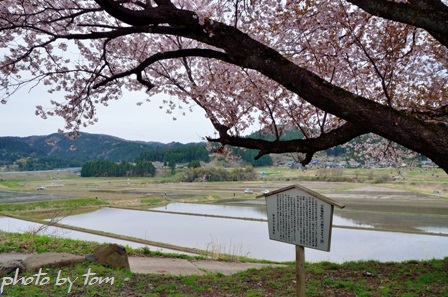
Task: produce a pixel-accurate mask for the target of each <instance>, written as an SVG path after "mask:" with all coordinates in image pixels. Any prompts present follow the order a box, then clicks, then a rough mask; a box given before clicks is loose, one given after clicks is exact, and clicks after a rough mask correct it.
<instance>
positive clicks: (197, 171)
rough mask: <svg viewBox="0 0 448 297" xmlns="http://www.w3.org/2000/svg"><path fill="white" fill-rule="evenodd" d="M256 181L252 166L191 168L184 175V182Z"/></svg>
mask: <svg viewBox="0 0 448 297" xmlns="http://www.w3.org/2000/svg"><path fill="white" fill-rule="evenodd" d="M254 179H256V173H255V171H254V169H253V167H252V166H246V167H245V168H234V169H231V170H229V169H225V168H221V167H210V168H189V169H186V170H185V171H184V173H183V177H182V181H183V182H197V181H202V182H216V181H244V180H254Z"/></svg>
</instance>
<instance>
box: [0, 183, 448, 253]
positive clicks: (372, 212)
mask: <svg viewBox="0 0 448 297" xmlns="http://www.w3.org/2000/svg"><path fill="white" fill-rule="evenodd" d="M23 183H24V184H25V186H24V187H22V188H21V191H7V190H4V191H2V189H0V191H2V192H0V193H1V194H0V200H1V203H5V202H8V201H9V202H13V201H14V202H36V201H44V200H48V199H70V198H71V197H75V198H76V197H77V198H80V197H91V198H93V197H94V198H97V199H100V200H103V201H105V202H107V205H109V206H114V207H118V208H112V207H105V208H102V209H99V210H95V211H91V212H88V213H84V214H78V215H70V216H68V217H65V218H63V219H62V220H61V222H60V223H63V224H66V225H70V226H75V227H82V228H87V229H91V230H98V231H104V232H110V233H114V234H118V235H125V236H132V237H135V238H141V239H145V240H151V241H157V242H164V243H168V244H173V245H177V246H185V247H189V248H197V249H201V250H206V251H210V252H214V253H223V254H234V255H241V256H247V257H251V258H256V259H269V260H276V261H289V260H294V255H295V254H294V246H292V245H289V244H284V243H280V242H276V241H272V240H270V239H269V236H268V229H267V222H266V206H265V203H264V199H263V198H258V199H256V196H257V195H260V193H261V191H263V190H265V189H268V190H270V191H272V190H275V189H279V188H282V187H285V186H288V185H291V184H292V183H291V182H284V181H253V182H222V183H151V182H150V181H148V179H144V178H135V179H124V178H98V179H82V178H79V177H78V178H73V177H67V178H65V179H61V180H58V181H57V183H58V184H63V186H59V187H56V186H54V187H52V186H51V185H52V183H53V181H52V180H49V181H46V182H42V181H40V180H35V181H34V180H31V181H29V180H27V181H24V182H23ZM297 183H298V184H300V185H302V186H305V187H307V188H310V189H312V190H314V191H317V192H319V193H321V194H323V195H325V196H327V197H329V198H332V199H334V200H336V201H337V202H339V203H342V204H344V205H345V208H344V209H342V210H336V211H335V214H334V219H333V225H334V228H333V235H332V243H331V251H330V252H329V253H327V252H321V251H316V250H312V249H306V258H307V261H314V262H315V261H324V260H325V261H333V262H344V261H351V260H369V259H375V260H380V261H403V260H411V259H431V258H442V257H447V256H448V248H447V246H448V198H447V197H445V196H444V195H443V194H438V195H432V194H431V193H428V192H426V193H425V194H421V193H416V192H414V191H409V190H406V189H402V188H397V187H395V186H393V185H392V186H389V185H367V184H355V183H327V182H297ZM40 185H50V187H46V190H44V191H37V190H36V189H37V187H38V186H40ZM247 188H250V189H252V190H253V192H254V193H253V194H245V193H244V190H245V189H247ZM442 189H443V188H442ZM147 201H149V202H150V203H147ZM120 207H134V208H139V210H132V209H121V208H120ZM8 220H9V221H8ZM10 220H11V219H9V218H5V217H3V218H0V229H1V230H5V231H9V232H16V231H14V230H15V229H13V228H12V225H14V226H15V225H19V224H18V223H17V221H14V223H11V221H10ZM27 223H28V222H27ZM25 225H26V224H25ZM21 229H22V230H21V231H20V230H19V232H27V231H26V230H27V227H26V226H23V228H21ZM83 234H85V233H84V232H80V233H79V234H78V233H76V235H68V236H79V237H76V238H80V239H85V240H92V239H91V237H89V236H91V235H89V236H84V235H83ZM93 240H95V241H97V240H99V239H98V238H97V239H93ZM101 240H103V239H102V238H101ZM124 244H126V242H125V243H124ZM153 248H154V249H157V247H151V249H153Z"/></svg>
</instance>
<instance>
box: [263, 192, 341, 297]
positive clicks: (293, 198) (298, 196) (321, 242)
mask: <svg viewBox="0 0 448 297" xmlns="http://www.w3.org/2000/svg"><path fill="white" fill-rule="evenodd" d="M262 196H264V197H266V208H267V214H268V228H269V238H270V239H272V240H277V241H281V242H286V243H291V244H295V245H296V266H297V267H296V268H297V296H299V297H303V296H305V272H304V264H305V247H309V248H313V249H317V250H322V251H327V252H329V251H330V241H331V227H332V223H333V208H334V206H337V207H339V208H344V205H342V204H338V203H337V202H336V201H334V200H332V199H330V198H327V197H325V196H323V195H321V194H319V193H316V192H313V191H311V190H310V189H307V188H305V187H302V186H299V185H292V186H289V187H286V188H282V189H279V190H276V191H272V192H269V193H267V194H264V195H262Z"/></svg>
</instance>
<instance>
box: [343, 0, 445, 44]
mask: <svg viewBox="0 0 448 297" xmlns="http://www.w3.org/2000/svg"><path fill="white" fill-rule="evenodd" d="M347 1H348V2H350V3H352V4H354V5H356V6H358V7H359V8H361V9H363V10H365V11H366V12H368V13H370V14H372V15H375V16H379V17H382V18H385V19H388V20H392V21H397V22H401V23H405V24H408V25H411V26H416V27H419V28H422V29H424V30H426V31H428V33H430V34H431V35H432V36H433V37H434V38H435V39H437V40H438V41H439V42H440V43H442V44H443V45H445V46H448V7H447V6H446V5H444V4H443V3H442V2H441V1H439V0H424V1H421V0H420V1H407V2H408V3H397V2H394V1H389V0H375V1H372V0H347Z"/></svg>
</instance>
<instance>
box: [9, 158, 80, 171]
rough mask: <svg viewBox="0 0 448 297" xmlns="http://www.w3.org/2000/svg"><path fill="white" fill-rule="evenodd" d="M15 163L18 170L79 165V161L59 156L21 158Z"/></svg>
mask: <svg viewBox="0 0 448 297" xmlns="http://www.w3.org/2000/svg"><path fill="white" fill-rule="evenodd" d="M16 163H17V167H18V170H20V171H37V170H52V169H55V168H69V167H79V166H81V162H79V161H70V160H66V159H60V158H52V157H41V158H26V159H25V158H22V159H20V160H19V161H18V162H16Z"/></svg>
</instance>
